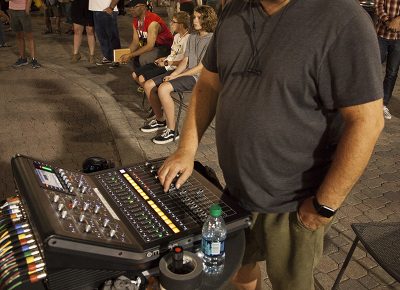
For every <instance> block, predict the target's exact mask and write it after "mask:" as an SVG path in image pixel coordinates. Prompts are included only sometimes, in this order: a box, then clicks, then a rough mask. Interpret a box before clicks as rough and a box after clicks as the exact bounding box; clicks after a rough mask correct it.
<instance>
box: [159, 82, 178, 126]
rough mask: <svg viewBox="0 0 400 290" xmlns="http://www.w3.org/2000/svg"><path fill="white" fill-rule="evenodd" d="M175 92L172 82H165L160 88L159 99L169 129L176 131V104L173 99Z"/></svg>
mask: <svg viewBox="0 0 400 290" xmlns="http://www.w3.org/2000/svg"><path fill="white" fill-rule="evenodd" d="M173 91H174V88H173V87H172V85H171V83H170V82H164V83H162V84H161V85H160V86H159V87H158V97H159V98H160V102H161V105H162V108H163V109H164V113H165V118H166V119H167V127H168V128H169V129H172V130H175V104H174V100H173V99H172V97H171V93H172V92H173Z"/></svg>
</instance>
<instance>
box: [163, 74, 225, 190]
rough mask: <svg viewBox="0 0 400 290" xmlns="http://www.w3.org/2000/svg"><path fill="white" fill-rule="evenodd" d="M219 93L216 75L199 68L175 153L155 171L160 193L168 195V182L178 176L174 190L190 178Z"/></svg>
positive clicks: (218, 81) (219, 85)
mask: <svg viewBox="0 0 400 290" xmlns="http://www.w3.org/2000/svg"><path fill="white" fill-rule="evenodd" d="M220 89H221V84H220V80H219V76H218V74H216V73H213V72H210V71H208V70H207V69H206V68H203V70H202V72H201V74H200V78H199V80H198V82H197V84H196V86H195V87H194V89H193V93H192V97H191V101H190V105H189V109H188V112H187V116H186V119H185V122H184V124H183V129H182V135H181V138H180V142H179V145H178V149H177V150H176V152H175V153H173V154H172V155H171V156H170V157H169V158H168V159H167V160H166V161H165V162H164V164H163V165H162V166H161V167H160V169H159V171H158V177H159V180H160V182H161V184H162V185H163V186H164V191H168V189H169V187H170V185H171V182H172V180H173V179H174V178H175V177H176V175H177V174H178V173H179V174H180V177H179V178H178V180H177V181H176V187H177V188H179V187H180V186H181V185H182V184H183V183H184V182H185V181H186V180H187V179H188V178H189V176H190V175H191V174H192V171H193V163H194V157H195V155H196V151H197V147H198V144H199V142H200V140H201V137H202V136H203V134H204V132H205V131H206V129H207V127H208V125H209V124H210V123H211V121H212V120H213V118H214V115H215V110H216V107H217V100H218V94H219V91H220Z"/></svg>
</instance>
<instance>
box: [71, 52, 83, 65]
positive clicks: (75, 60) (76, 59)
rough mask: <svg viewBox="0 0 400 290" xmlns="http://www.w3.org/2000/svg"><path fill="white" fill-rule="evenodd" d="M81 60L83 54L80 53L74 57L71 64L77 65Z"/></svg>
mask: <svg viewBox="0 0 400 290" xmlns="http://www.w3.org/2000/svg"><path fill="white" fill-rule="evenodd" d="M80 59H81V54H80V53H79V52H78V53H76V54H74V55H73V56H72V59H71V63H77V62H78V61H79V60H80Z"/></svg>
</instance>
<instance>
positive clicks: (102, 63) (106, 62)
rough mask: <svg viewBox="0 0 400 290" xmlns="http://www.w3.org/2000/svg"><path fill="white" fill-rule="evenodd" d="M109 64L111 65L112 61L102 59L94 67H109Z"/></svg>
mask: <svg viewBox="0 0 400 290" xmlns="http://www.w3.org/2000/svg"><path fill="white" fill-rule="evenodd" d="M109 64H112V61H111V60H108V59H106V58H105V57H103V59H102V60H101V61H98V62H96V65H109Z"/></svg>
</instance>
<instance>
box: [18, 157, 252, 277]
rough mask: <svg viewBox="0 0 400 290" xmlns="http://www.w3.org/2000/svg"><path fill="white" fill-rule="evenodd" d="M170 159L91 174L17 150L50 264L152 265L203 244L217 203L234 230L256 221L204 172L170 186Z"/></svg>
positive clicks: (23, 190) (24, 196) (30, 213)
mask: <svg viewBox="0 0 400 290" xmlns="http://www.w3.org/2000/svg"><path fill="white" fill-rule="evenodd" d="M162 163H163V159H158V160H152V161H148V162H145V163H139V164H136V165H132V166H127V167H123V168H117V169H109V170H105V171H100V172H96V173H91V174H83V173H81V172H79V171H73V170H67V169H65V168H61V167H58V166H56V165H53V164H49V163H47V162H43V161H38V160H34V159H32V158H30V157H26V156H20V155H18V156H16V157H14V158H13V160H12V168H13V174H14V178H15V182H16V185H17V188H18V190H19V194H20V197H21V200H22V202H23V205H24V208H25V211H26V214H27V217H28V220H29V222H30V224H31V225H32V228H33V232H34V234H35V235H36V237H37V240H38V241H39V243H40V248H41V251H42V253H43V256H44V259H45V260H46V267H47V269H48V270H49V271H50V272H51V270H52V269H63V268H75V269H76V268H79V269H102V270H115V271H118V270H126V269H130V270H132V269H138V270H142V269H147V268H149V267H151V266H153V265H155V263H156V262H157V261H158V259H159V258H160V255H163V254H164V253H166V252H167V251H168V250H169V249H171V248H172V247H174V246H175V245H180V246H182V247H184V248H192V247H193V246H194V245H196V244H197V243H198V242H199V241H200V240H201V227H202V225H203V223H204V221H205V219H206V217H207V215H208V211H209V208H210V206H211V205H212V204H214V203H219V204H220V205H221V207H222V210H223V218H224V220H225V222H226V225H227V230H228V233H231V232H234V231H237V230H239V229H243V228H245V227H247V226H248V225H249V223H250V217H249V213H248V212H247V211H245V210H243V209H241V208H240V207H239V206H238V205H237V203H236V202H234V201H233V200H232V199H231V198H230V197H229V196H226V195H224V194H222V192H221V191H220V190H219V189H217V188H216V187H215V186H214V185H213V184H212V183H210V182H209V181H208V180H207V179H206V178H204V177H203V176H202V175H200V174H199V173H198V172H196V171H194V173H193V175H192V176H191V177H190V178H189V179H188V181H187V182H186V183H185V184H184V185H183V186H182V187H181V188H180V189H176V188H175V187H174V185H172V186H171V188H170V190H169V191H168V192H164V191H163V188H162V186H161V184H160V182H159V181H158V177H157V171H158V168H159V167H160V166H161V164H162Z"/></svg>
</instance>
